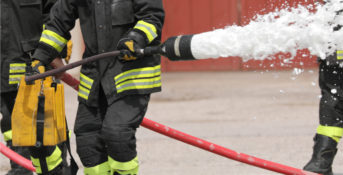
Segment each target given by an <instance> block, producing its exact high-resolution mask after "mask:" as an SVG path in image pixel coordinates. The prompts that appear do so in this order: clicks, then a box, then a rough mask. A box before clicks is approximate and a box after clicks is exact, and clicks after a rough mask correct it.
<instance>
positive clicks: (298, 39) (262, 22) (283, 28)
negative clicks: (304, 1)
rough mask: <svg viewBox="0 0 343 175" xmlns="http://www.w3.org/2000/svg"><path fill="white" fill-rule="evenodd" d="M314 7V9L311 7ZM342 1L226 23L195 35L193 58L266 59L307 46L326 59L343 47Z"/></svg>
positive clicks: (192, 47) (294, 51)
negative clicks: (245, 22)
mask: <svg viewBox="0 0 343 175" xmlns="http://www.w3.org/2000/svg"><path fill="white" fill-rule="evenodd" d="M314 8H316V10H315V12H313V9H314ZM341 9H343V3H340V1H339V0H334V1H333V2H332V3H327V4H326V5H320V4H316V5H309V6H298V7H296V8H287V9H281V10H279V11H275V12H271V13H268V14H266V15H258V16H256V17H255V19H254V20H252V21H251V22H250V23H249V24H248V25H246V26H237V25H234V26H228V27H226V28H224V29H217V30H214V31H211V32H206V33H201V34H197V35H194V37H193V39H192V44H191V49H192V53H193V55H194V57H195V58H197V59H206V58H218V57H230V56H238V57H242V58H243V60H244V61H247V60H249V59H265V58H268V56H271V55H274V54H277V53H280V52H283V53H291V56H292V57H294V56H295V55H296V52H297V50H301V49H309V51H310V53H311V54H312V55H317V56H320V57H322V58H325V55H327V54H332V53H333V52H334V51H335V50H336V49H338V50H339V49H342V50H343V29H342V31H336V32H334V30H333V28H334V27H335V26H337V25H338V24H343V13H342V14H341V15H336V14H337V11H339V10H341Z"/></svg>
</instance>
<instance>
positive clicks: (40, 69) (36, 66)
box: [31, 60, 45, 74]
mask: <svg viewBox="0 0 343 175" xmlns="http://www.w3.org/2000/svg"><path fill="white" fill-rule="evenodd" d="M31 67H32V73H33V74H36V73H38V74H41V73H44V72H45V66H44V64H43V63H42V62H41V61H39V60H34V61H33V62H32V64H31Z"/></svg>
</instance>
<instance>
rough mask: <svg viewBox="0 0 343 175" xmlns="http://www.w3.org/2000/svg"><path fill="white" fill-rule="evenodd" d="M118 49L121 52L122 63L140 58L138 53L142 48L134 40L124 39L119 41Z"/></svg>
mask: <svg viewBox="0 0 343 175" xmlns="http://www.w3.org/2000/svg"><path fill="white" fill-rule="evenodd" d="M117 49H118V50H120V51H121V52H120V56H119V57H118V58H119V60H120V61H133V60H136V59H137V58H138V55H137V53H136V51H137V50H138V49H141V47H140V46H139V45H138V44H137V43H136V42H135V41H134V40H133V39H129V38H123V39H121V40H120V41H119V43H118V46H117Z"/></svg>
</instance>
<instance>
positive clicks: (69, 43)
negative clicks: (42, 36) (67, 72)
mask: <svg viewBox="0 0 343 175" xmlns="http://www.w3.org/2000/svg"><path fill="white" fill-rule="evenodd" d="M72 49H73V42H72V41H71V40H69V41H68V43H67V56H66V57H65V58H64V60H65V61H66V63H67V64H68V63H69V60H70V57H71V53H72Z"/></svg>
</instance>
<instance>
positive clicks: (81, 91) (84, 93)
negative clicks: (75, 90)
mask: <svg viewBox="0 0 343 175" xmlns="http://www.w3.org/2000/svg"><path fill="white" fill-rule="evenodd" d="M79 93H80V94H83V95H86V96H88V95H89V93H88V92H86V91H84V90H83V89H80V90H79Z"/></svg>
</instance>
